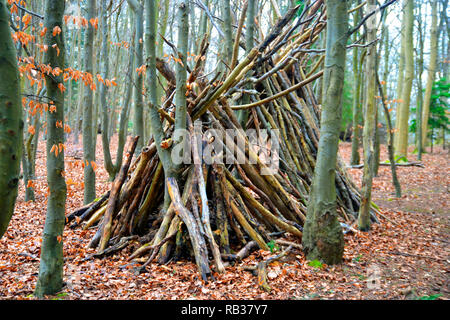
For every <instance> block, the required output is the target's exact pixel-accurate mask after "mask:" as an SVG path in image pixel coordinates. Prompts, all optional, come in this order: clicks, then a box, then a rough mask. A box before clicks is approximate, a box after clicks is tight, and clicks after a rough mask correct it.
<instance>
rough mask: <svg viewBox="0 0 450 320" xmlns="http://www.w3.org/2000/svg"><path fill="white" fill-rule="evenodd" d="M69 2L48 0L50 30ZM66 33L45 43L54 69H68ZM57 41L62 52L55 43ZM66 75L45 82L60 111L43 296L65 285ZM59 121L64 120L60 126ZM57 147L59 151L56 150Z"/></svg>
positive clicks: (53, 140)
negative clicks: (64, 78) (66, 61)
mask: <svg viewBox="0 0 450 320" xmlns="http://www.w3.org/2000/svg"><path fill="white" fill-rule="evenodd" d="M64 9H65V2H64V1H62V0H47V4H46V10H45V21H44V24H45V26H46V28H47V29H48V30H53V29H54V28H55V27H56V26H58V27H60V28H61V29H62V28H63V15H64ZM63 34H64V33H63V32H61V33H60V34H57V35H56V36H53V34H52V32H47V34H46V36H45V40H44V41H45V43H46V44H47V45H48V51H47V52H46V54H45V56H44V63H46V64H49V65H50V66H51V67H52V68H53V69H54V68H56V67H59V68H61V69H63V68H64V56H65V52H64V51H65V48H64V36H63ZM54 44H56V45H57V47H58V48H59V50H60V52H59V54H58V53H57V50H56V49H55V48H53V47H52V46H53V45H54ZM63 83H64V81H63V77H62V75H60V76H57V77H56V76H46V77H45V85H46V88H47V95H48V97H50V98H51V100H52V101H54V102H55V106H56V111H54V112H47V147H46V149H47V183H48V186H49V189H50V194H49V196H48V202H47V215H46V219H45V226H44V233H43V236H42V247H41V256H40V263H39V276H38V280H37V283H36V289H35V292H34V294H35V295H36V296H38V297H42V296H43V295H46V294H55V293H57V292H59V291H60V290H61V289H62V286H63V266H64V261H63V240H62V236H63V231H64V222H65V205H66V191H67V189H66V182H65V178H64V177H63V171H64V149H63V148H62V147H61V146H62V145H63V144H64V92H63V91H62V90H60V87H59V86H60V85H61V84H63ZM57 122H60V123H62V124H63V125H62V128H61V126H57ZM55 147H56V148H57V150H58V151H59V152H58V153H57V152H56V150H55Z"/></svg>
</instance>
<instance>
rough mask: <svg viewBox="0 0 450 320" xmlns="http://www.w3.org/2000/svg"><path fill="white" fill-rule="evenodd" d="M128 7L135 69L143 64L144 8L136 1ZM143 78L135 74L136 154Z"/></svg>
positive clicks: (141, 140)
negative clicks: (131, 16)
mask: <svg viewBox="0 0 450 320" xmlns="http://www.w3.org/2000/svg"><path fill="white" fill-rule="evenodd" d="M127 1H128V5H129V6H130V7H131V9H132V10H133V12H134V17H135V19H136V40H135V50H136V58H135V59H136V68H139V67H141V66H142V65H143V64H144V49H143V40H144V7H143V6H142V5H141V4H140V3H139V2H138V1H137V0H127ZM143 81H144V78H143V75H142V73H140V74H139V73H138V72H136V78H135V82H136V83H135V88H134V121H133V122H134V123H133V126H134V134H135V135H137V136H139V137H140V138H139V141H138V144H137V147H136V150H137V152H138V153H140V152H141V149H142V146H143V143H144V98H143V94H142V89H143V83H144V82H143Z"/></svg>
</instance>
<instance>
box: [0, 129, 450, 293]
mask: <svg viewBox="0 0 450 320" xmlns="http://www.w3.org/2000/svg"><path fill="white" fill-rule="evenodd" d="M100 144H101V140H100V137H99V139H98V142H97V146H98V147H97V150H99V151H98V154H97V155H96V158H97V165H98V168H97V170H96V173H97V180H96V186H97V195H101V194H103V193H104V192H105V191H107V190H109V188H110V184H111V183H110V182H108V181H107V174H106V172H105V171H104V169H103V167H102V165H103V163H102V162H103V161H102V159H103V157H102V154H101V149H102V148H101V147H100ZM112 145H113V147H112V150H115V145H116V142H115V140H114V141H113V144H112ZM350 149H351V147H350V144H349V143H341V145H340V155H341V157H342V158H343V160H344V162H345V163H348V161H349V157H350ZM44 150H45V146H44V144H43V143H42V144H41V145H40V146H39V151H38V159H37V181H36V183H35V192H36V202H25V201H24V186H23V185H21V186H20V190H19V196H18V199H17V205H16V210H15V214H14V216H13V218H12V220H11V224H10V226H9V228H8V231H7V233H6V234H5V236H4V237H3V238H2V239H1V240H0V299H35V298H34V297H33V296H32V293H33V290H34V288H35V285H36V281H37V276H38V271H39V253H40V245H41V243H40V241H41V234H42V230H43V226H44V221H45V212H46V202H47V200H46V194H47V192H48V191H47V190H48V188H47V183H46V173H45V171H46V169H45V152H44ZM66 150H67V152H66V154H65V157H66V170H65V176H66V180H67V183H68V198H67V208H66V210H67V211H66V212H67V213H70V212H72V211H74V210H75V209H77V208H79V207H81V206H82V201H83V196H82V194H83V192H82V190H83V184H82V177H83V169H82V166H81V160H80V159H81V157H82V148H81V143H80V144H78V145H74V144H73V143H66ZM410 151H412V149H411V150H410ZM381 159H382V161H383V160H385V159H387V155H386V150H385V148H382V151H381ZM409 160H410V161H415V160H416V156H415V155H413V154H411V155H410V157H409ZM423 163H424V164H425V168H420V167H400V168H398V175H399V179H400V183H401V185H402V189H403V196H402V197H401V198H400V199H397V198H395V196H394V189H393V187H392V184H391V174H390V168H389V167H384V166H382V167H380V170H379V175H378V177H376V178H375V179H374V188H373V198H374V201H375V203H376V204H378V205H379V206H380V208H381V212H382V215H383V216H380V217H379V219H380V223H379V224H373V225H372V229H371V230H370V232H367V233H362V232H356V233H347V234H346V235H345V252H344V261H343V263H342V264H340V265H337V266H326V265H321V266H320V265H317V264H311V265H310V264H309V263H308V261H307V260H306V259H305V256H304V255H303V253H302V252H301V251H291V254H290V255H289V256H288V257H287V258H286V259H285V260H281V261H279V262H275V263H272V264H271V265H269V267H268V275H269V285H270V286H271V288H272V290H271V291H270V292H265V291H263V290H261V289H259V287H258V284H257V278H256V277H255V276H254V275H253V274H252V273H250V272H248V271H245V270H244V268H243V267H244V266H252V265H255V264H256V263H257V262H258V261H261V259H264V258H267V257H268V256H271V255H272V254H271V253H268V252H263V251H255V252H254V253H253V254H251V255H250V256H249V257H248V258H246V259H245V260H243V261H242V262H240V263H237V264H235V265H234V266H231V267H228V268H227V269H226V272H225V273H224V274H220V275H218V274H216V275H215V277H216V280H215V281H210V282H209V283H204V282H203V281H201V280H200V279H199V274H198V272H197V269H196V266H195V264H193V263H192V262H188V261H177V262H170V263H169V264H167V265H157V264H154V263H153V264H150V265H149V266H148V267H147V270H148V272H147V273H143V274H139V275H137V274H135V273H134V272H133V267H134V266H136V265H133V264H130V262H129V261H127V257H128V256H129V254H130V252H131V251H132V250H134V248H126V249H125V250H123V252H120V253H118V254H116V255H114V256H111V257H107V258H103V259H90V260H86V261H84V260H83V259H84V258H85V257H87V256H89V255H90V254H92V253H93V252H94V251H93V250H92V249H87V248H86V246H87V244H88V243H89V241H90V239H91V237H92V236H93V234H94V232H95V229H91V230H87V231H82V230H80V229H75V230H72V229H70V228H66V229H65V231H64V236H63V242H64V256H65V266H64V281H65V283H66V285H65V286H64V288H63V291H62V292H61V293H60V294H58V295H56V296H49V297H47V298H48V299H71V300H72V299H83V300H95V299H116V300H119V299H128V300H131V299H435V298H437V299H449V298H450V280H449V279H450V278H449V272H450V268H449V262H450V255H449V253H450V250H449V248H450V247H449V241H450V237H449V231H450V229H449V227H450V221H449V209H448V208H449V200H450V176H449V172H450V161H449V152H448V150H442V149H439V148H435V151H434V153H433V154H425V155H424V157H423ZM348 172H349V174H350V175H351V176H352V177H353V179H354V181H355V183H356V184H357V185H358V186H360V183H361V176H362V170H361V169H348ZM287 240H291V241H295V240H294V239H287Z"/></svg>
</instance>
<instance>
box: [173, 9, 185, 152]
mask: <svg viewBox="0 0 450 320" xmlns="http://www.w3.org/2000/svg"><path fill="white" fill-rule="evenodd" d="M177 11H178V12H177V15H178V19H177V20H178V44H177V50H178V58H179V59H181V62H178V63H177V64H176V65H175V78H176V92H175V108H176V111H175V130H186V125H187V122H186V121H187V110H186V77H187V71H186V63H187V61H186V58H187V50H188V47H189V46H188V38H189V1H184V0H180V1H178V3H177ZM174 142H175V143H180V142H181V141H180V140H178V141H174Z"/></svg>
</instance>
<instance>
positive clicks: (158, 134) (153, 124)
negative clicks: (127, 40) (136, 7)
mask: <svg viewBox="0 0 450 320" xmlns="http://www.w3.org/2000/svg"><path fill="white" fill-rule="evenodd" d="M156 4H157V1H155V0H145V21H146V24H145V25H146V30H145V45H146V54H147V72H146V77H147V79H146V80H147V85H148V95H149V100H150V101H149V102H150V106H149V120H150V129H151V130H150V131H151V134H152V136H153V139H154V141H155V145H156V150H157V152H158V156H159V159H160V160H161V162H162V164H163V168H164V175H165V177H175V173H176V171H175V170H174V167H173V163H172V160H171V154H170V150H171V149H170V148H168V149H164V148H162V146H161V142H163V140H164V139H165V136H164V130H163V127H162V123H161V120H160V114H159V112H158V101H157V86H158V83H157V74H156V24H157V18H156V17H157V11H158V8H157V6H156Z"/></svg>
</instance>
